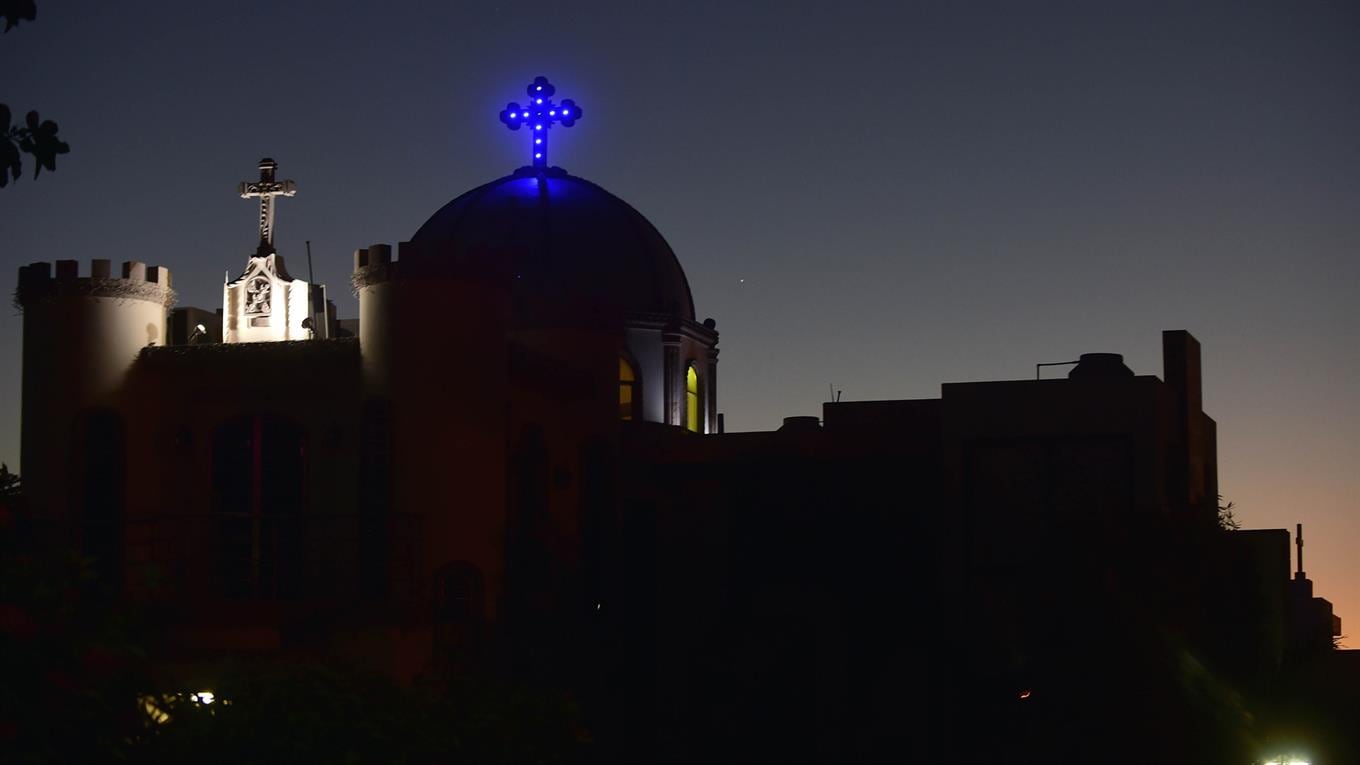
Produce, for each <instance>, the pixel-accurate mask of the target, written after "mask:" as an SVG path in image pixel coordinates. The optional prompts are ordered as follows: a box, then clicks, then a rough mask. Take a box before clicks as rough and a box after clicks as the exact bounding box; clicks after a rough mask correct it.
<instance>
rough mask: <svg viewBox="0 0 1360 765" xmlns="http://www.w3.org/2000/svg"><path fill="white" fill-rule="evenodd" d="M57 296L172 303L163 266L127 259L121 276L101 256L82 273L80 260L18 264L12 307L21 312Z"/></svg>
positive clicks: (160, 303)
mask: <svg viewBox="0 0 1360 765" xmlns="http://www.w3.org/2000/svg"><path fill="white" fill-rule="evenodd" d="M53 266H55V268H54V267H53ZM60 296H77V297H99V298H114V299H117V300H137V301H144V302H149V303H156V304H159V305H161V306H163V307H167V308H168V307H169V306H172V305H174V303H175V291H174V289H173V288H172V287H171V286H170V269H168V268H166V267H164V266H148V265H147V264H145V263H142V262H141V261H136V260H128V261H124V262H123V267H122V271H121V276H114V275H113V267H112V262H111V261H108V260H102V259H95V260H91V261H90V271H89V273H88V274H86V275H84V276H82V275H81V274H80V263H79V261H75V260H58V261H56V263H55V264H53V263H47V262H42V263H30V264H29V265H26V266H20V267H19V285H18V287H16V288H15V290H14V306H15V308H17V309H19V310H20V311H22V310H23V309H24V308H26V307H29V306H32V305H34V304H35V303H37V302H40V301H46V300H50V299H52V298H54V297H60Z"/></svg>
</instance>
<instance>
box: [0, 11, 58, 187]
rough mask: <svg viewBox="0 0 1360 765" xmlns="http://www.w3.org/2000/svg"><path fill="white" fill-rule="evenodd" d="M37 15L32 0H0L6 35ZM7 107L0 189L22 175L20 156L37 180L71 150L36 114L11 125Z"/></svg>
mask: <svg viewBox="0 0 1360 765" xmlns="http://www.w3.org/2000/svg"><path fill="white" fill-rule="evenodd" d="M37 15H38V6H37V4H36V3H35V2H34V0H0V16H4V18H5V31H6V32H8V31H9V30H11V29H13V28H14V27H16V26H18V25H19V22H20V21H32V20H33V19H34V18H36V17H37ZM11 118H12V115H11V114H10V110H9V107H8V106H7V105H5V104H0V188H4V187H5V186H7V185H9V182H10V181H11V180H16V181H17V180H19V176H20V175H22V174H23V171H24V164H23V156H22V155H23V154H28V155H30V156H32V157H33V160H34V165H33V177H34V178H35V179H36V178H37V177H38V176H39V175H40V174H41V173H42V171H43V168H47V169H48V170H49V171H55V170H56V169H57V155H58V154H65V153H67V152H69V151H70V150H71V147H70V145H68V144H67V143H66V142H65V141H63V140H61V139H60V138H58V137H57V123H56V122H53V121H52V120H44V119H42V118H41V117H39V116H38V112H37V111H30V112H29V113H28V115H27V116H26V117H25V119H24V124H23V125H11V124H10V123H11V121H12V119H11Z"/></svg>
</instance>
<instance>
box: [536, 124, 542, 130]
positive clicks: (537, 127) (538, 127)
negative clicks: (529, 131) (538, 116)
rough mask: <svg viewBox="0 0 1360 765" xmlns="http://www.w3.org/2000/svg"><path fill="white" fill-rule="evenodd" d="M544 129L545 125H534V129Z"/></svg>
mask: <svg viewBox="0 0 1360 765" xmlns="http://www.w3.org/2000/svg"><path fill="white" fill-rule="evenodd" d="M542 129H543V126H542V125H534V130H542Z"/></svg>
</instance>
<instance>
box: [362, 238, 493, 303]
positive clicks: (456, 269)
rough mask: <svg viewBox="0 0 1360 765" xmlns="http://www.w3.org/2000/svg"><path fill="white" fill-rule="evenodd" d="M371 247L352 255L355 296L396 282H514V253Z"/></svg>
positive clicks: (415, 245) (419, 245)
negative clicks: (372, 287) (394, 255)
mask: <svg viewBox="0 0 1360 765" xmlns="http://www.w3.org/2000/svg"><path fill="white" fill-rule="evenodd" d="M397 251H398V257H396V258H394V257H392V245H390V244H372V245H369V246H368V247H365V248H362V249H358V250H355V251H354V273H353V274H352V275H351V276H350V285H351V286H352V287H353V288H354V294H355V295H356V296H357V295H358V294H359V291H360V290H362V289H363V288H364V287H367V286H370V285H374V284H381V283H383V282H388V281H392V280H396V279H458V280H476V281H481V282H484V283H487V284H492V285H500V286H502V287H506V286H508V285H510V284H512V283H513V281H514V279H515V278H516V274H515V263H516V262H517V261H518V258H517V257H516V253H515V252H513V251H511V250H505V249H502V248H496V247H481V246H474V247H460V246H457V245H452V246H451V245H447V244H442V243H435V244H433V245H432V244H431V243H429V242H401V243H400V244H399V245H398V246H397Z"/></svg>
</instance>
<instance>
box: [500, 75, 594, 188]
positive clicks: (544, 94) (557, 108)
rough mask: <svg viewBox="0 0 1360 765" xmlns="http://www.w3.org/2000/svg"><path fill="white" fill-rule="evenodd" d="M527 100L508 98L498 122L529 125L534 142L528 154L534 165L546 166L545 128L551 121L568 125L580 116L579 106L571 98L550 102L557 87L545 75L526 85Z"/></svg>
mask: <svg viewBox="0 0 1360 765" xmlns="http://www.w3.org/2000/svg"><path fill="white" fill-rule="evenodd" d="M525 92H527V93H528V94H529V103H528V104H526V105H524V106H520V105H519V104H517V103H515V102H514V101H511V102H510V103H508V104H506V105H505V108H504V109H502V110H501V122H503V123H505V126H506V127H508V128H510V129H511V130H519V129H520V126H521V125H527V126H528V127H529V133H530V134H531V136H532V137H533V143H531V144H530V145H529V157H530V159H532V160H533V165H534V167H547V166H548V129H549V128H551V127H552V126H553V123H554V122H560V123H562V127H571V126H572V125H575V124H576V120H578V119H580V118H581V107H579V106H577V105H576V102H575V101H573V100H571V99H570V98H568V99H566V100H564V101H562V103H560V104H555V103H553V100H552V95H553V93H556V92H557V89H556V88H554V87H553V86H552V83H550V82H548V78H547V77H543V76H539V77H535V78H534V81H533V82H531V83H529V87H528V88H525Z"/></svg>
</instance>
